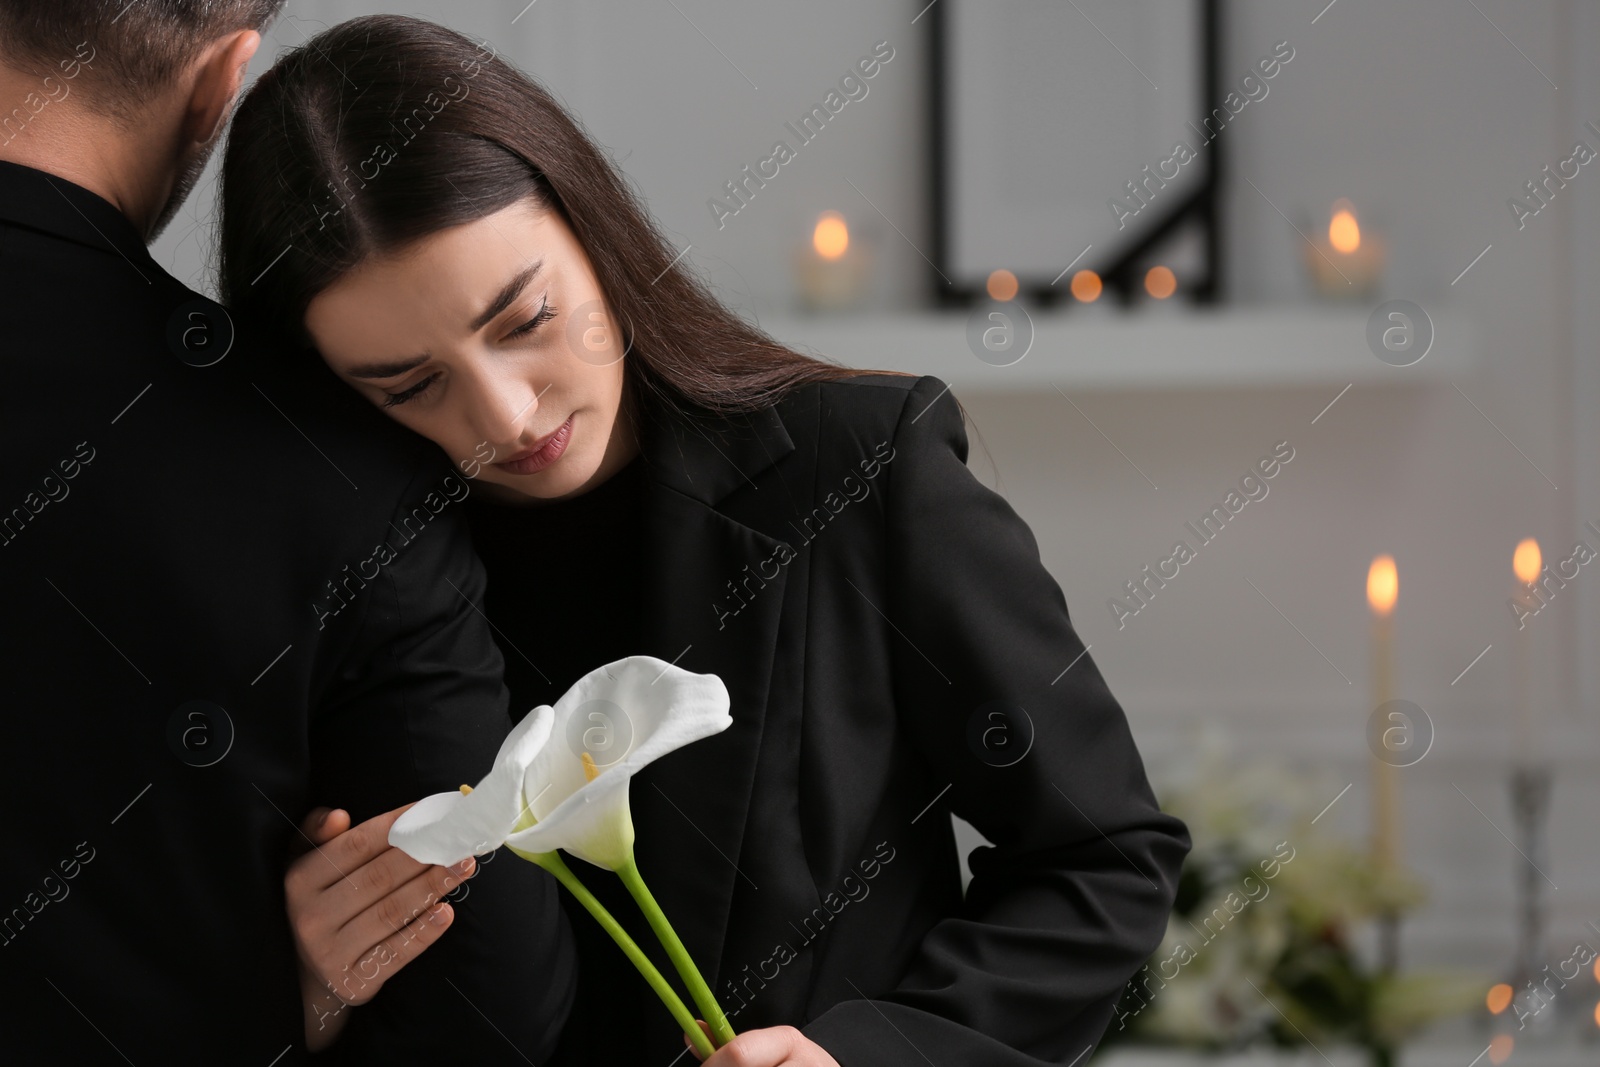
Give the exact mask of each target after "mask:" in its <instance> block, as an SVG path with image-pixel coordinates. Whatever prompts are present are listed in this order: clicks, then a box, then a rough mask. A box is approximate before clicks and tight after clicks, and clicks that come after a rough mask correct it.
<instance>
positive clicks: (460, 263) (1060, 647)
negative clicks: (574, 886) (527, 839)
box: [222, 16, 1189, 1067]
mask: <svg viewBox="0 0 1600 1067" xmlns="http://www.w3.org/2000/svg"><path fill="white" fill-rule="evenodd" d="M865 74H866V72H865V70H863V75H865ZM351 86H359V87H360V89H359V91H358V90H357V89H354V88H351ZM222 251H223V262H224V267H223V269H224V286H225V290H226V293H227V296H228V298H229V300H230V302H231V304H232V305H233V307H234V308H235V310H236V313H237V314H239V315H241V316H243V317H246V318H249V319H252V320H255V321H257V322H259V323H261V324H263V325H265V326H267V327H271V326H273V325H277V326H279V327H283V326H284V325H285V324H288V325H289V326H290V327H291V332H292V333H293V334H294V335H295V336H294V339H295V340H297V341H299V342H300V344H301V345H302V346H303V347H313V346H314V347H315V348H316V349H317V350H318V351H320V354H321V356H322V357H323V358H324V359H325V360H326V361H327V362H328V364H329V365H330V366H331V367H332V368H333V369H334V370H335V371H336V372H337V373H338V374H339V375H340V376H341V377H343V378H344V379H345V380H346V381H348V382H349V383H350V384H351V385H352V386H353V387H354V388H356V389H357V390H358V391H360V392H361V393H362V394H363V395H365V396H367V397H368V398H369V399H371V400H372V401H373V402H374V403H377V404H380V405H382V406H383V407H384V408H385V409H386V410H387V411H388V412H390V413H391V414H392V415H393V416H394V417H395V418H396V419H397V420H398V421H400V422H401V423H403V424H405V425H407V426H409V427H411V428H412V429H414V430H416V431H418V432H419V433H421V434H423V435H425V436H427V437H429V438H431V439H433V440H434V441H435V442H437V443H438V444H439V445H440V446H441V447H442V448H443V449H444V450H445V451H446V452H447V453H448V454H449V455H450V456H451V458H452V459H454V460H455V461H457V462H458V463H459V464H460V466H461V469H462V471H463V472H464V473H465V474H467V475H469V476H471V477H472V478H473V479H474V483H473V484H474V485H475V487H476V488H477V489H478V492H476V493H474V494H473V496H472V498H471V499H470V500H469V501H468V502H467V506H468V508H469V509H470V515H471V519H472V522H473V527H474V531H475V538H476V540H477V543H478V547H479V551H480V552H481V553H482V555H483V557H484V561H485V563H486V565H487V567H488V572H489V588H490V591H489V594H488V601H487V614H488V616H489V618H490V620H491V622H492V623H493V624H494V626H495V628H496V630H497V633H498V636H499V638H500V641H501V643H502V647H503V648H504V651H505V655H506V660H507V662H508V664H509V668H508V675H507V683H508V685H509V687H510V689H511V692H512V695H513V698H514V700H516V701H517V702H518V703H520V705H521V706H522V707H524V708H530V707H533V706H534V705H537V704H541V703H553V702H554V701H555V699H556V698H557V697H558V696H560V695H561V693H562V692H564V691H565V690H566V688H567V687H568V686H569V685H570V684H571V683H572V682H573V681H575V680H576V679H577V678H578V677H579V676H581V675H582V674H584V673H586V672H587V671H589V670H590V669H592V668H594V667H596V666H599V665H600V664H603V663H606V662H609V661H611V660H614V659H617V658H620V657H622V656H625V655H630V654H636V653H639V654H648V655H653V656H657V657H659V658H661V659H663V660H667V661H670V662H673V663H676V664H677V665H678V666H680V667H683V668H686V669H688V670H692V671H697V672H705V673H714V674H716V675H718V676H719V677H720V678H721V679H722V680H723V682H724V683H725V684H726V685H727V688H728V691H729V694H730V696H731V698H732V709H731V710H732V716H733V724H732V726H731V727H730V728H729V729H727V730H726V731H724V732H723V733H720V734H717V735H715V736H713V737H711V738H709V739H706V740H703V741H700V742H697V743H695V744H693V745H691V746H689V747H687V748H685V749H683V750H681V751H678V752H676V753H673V754H672V755H670V756H668V757H666V758H664V759H661V760H659V761H657V762H656V763H654V764H651V765H650V766H649V767H648V768H647V769H646V770H645V771H644V772H643V773H641V774H640V775H639V776H638V777H637V779H636V780H635V781H634V783H633V784H632V788H631V797H632V811H633V819H634V823H635V825H636V827H637V830H638V841H637V846H636V850H637V856H638V864H639V867H640V869H641V870H642V871H643V872H644V873H645V874H646V876H647V877H648V878H649V879H650V881H651V884H652V886H653V888H654V890H655V893H656V896H657V898H658V899H659V900H660V902H661V904H662V905H663V907H664V909H665V911H666V913H667V914H668V915H669V916H671V917H672V919H673V921H674V923H675V924H676V925H677V928H678V931H679V933H680V934H681V936H682V938H683V940H684V942H685V943H686V945H687V946H688V948H689V951H690V953H691V955H692V956H693V958H694V959H695V960H696V961H697V962H698V963H699V965H700V967H701V969H702V971H703V972H705V974H706V977H707V979H708V981H710V983H711V985H712V987H713V989H714V990H715V991H716V993H717V995H718V997H719V998H720V1000H721V1003H722V1007H723V1008H724V1009H725V1010H726V1011H727V1012H728V1013H729V1015H730V1016H731V1018H732V1022H733V1024H734V1026H735V1028H736V1029H738V1030H739V1031H741V1033H742V1034H743V1036H742V1037H741V1038H740V1039H739V1043H740V1045H741V1046H742V1047H743V1051H744V1052H745V1053H747V1054H748V1056H747V1058H741V1059H739V1060H738V1062H740V1063H744V1064H767V1063H771V1064H778V1063H792V1064H843V1065H845V1067H858V1065H879V1064H906V1065H912V1064H923V1063H927V1062H933V1063H938V1064H984V1065H1004V1064H1015V1065H1018V1067H1021V1065H1025V1064H1029V1065H1031V1064H1040V1063H1071V1062H1074V1061H1076V1060H1077V1059H1078V1058H1079V1057H1081V1056H1082V1055H1083V1054H1084V1052H1085V1051H1086V1050H1087V1049H1088V1048H1090V1047H1092V1046H1093V1045H1094V1044H1095V1043H1096V1042H1097V1041H1098V1040H1099V1039H1100V1037H1101V1035H1102V1033H1103V1032H1104V1031H1105V1029H1106V1027H1107V1024H1108V1023H1109V1021H1110V1019H1111V1017H1112V1012H1113V1008H1114V1005H1115V1002H1116V1000H1117V998H1118V995H1119V992H1120V991H1121V989H1122V987H1123V984H1124V983H1125V982H1126V981H1127V980H1128V978H1129V976H1130V975H1132V974H1133V973H1134V972H1135V971H1136V970H1137V969H1138V968H1139V967H1140V965H1141V964H1142V963H1143V962H1144V961H1145V959H1146V958H1147V956H1148V954H1149V952H1150V951H1152V950H1153V948H1154V947H1155V946H1156V945H1157V943H1158V942H1159V941H1160V939H1161V936H1162V934H1163V932H1164V931H1165V928H1166V917H1167V913H1168V909H1169V907H1170V905H1171V903H1172V898H1173V894H1174V892H1175V887H1176V880H1177V875H1178V871H1179V867H1180V865H1181V863H1182V860H1183V857H1184V855H1185V853H1186V852H1187V850H1188V846H1189V840H1188V835H1187V831H1186V830H1185V828H1184V826H1183V824H1182V823H1181V822H1179V821H1178V820H1177V819H1174V818H1172V817H1170V816H1168V815H1165V814H1163V813H1162V812H1161V811H1160V810H1159V809H1158V807H1157V805H1156V802H1155V799H1154V797H1153V796H1152V793H1151V790H1150V787H1149V785H1148V783H1147V781H1146V778H1145V774H1144V769H1143V766H1142V764H1141V761H1140V758H1139V754H1138V752H1137V750H1136V748H1135V746H1134V743H1133V740H1132V737H1131V736H1130V734H1129V731H1128V725H1127V722H1126V720H1125V718H1124V716H1123V713H1122V711H1121V709H1120V708H1119V707H1118V705H1117V703H1116V701H1115V699H1114V698H1113V697H1112V696H1111V694H1110V692H1109V691H1108V690H1107V688H1106V685H1105V682H1104V680H1103V679H1102V678H1101V676H1100V674H1099V672H1098V671H1097V670H1096V668H1095V665H1094V663H1093V661H1092V660H1091V659H1089V658H1088V656H1087V655H1085V649H1084V647H1083V645H1082V643H1081V642H1080V641H1079V639H1078V637H1077V635H1076V634H1075V633H1074V631H1073V628H1072V625H1071V622H1070V620H1069V618H1068V613H1067V605H1066V602H1065V600H1064V599H1063V597H1062V595H1061V591H1060V589H1059V587H1058V586H1057V585H1056V584H1055V582H1054V581H1053V580H1052V579H1051V578H1050V575H1049V574H1048V573H1047V572H1046V571H1045V569H1044V567H1043V566H1042V565H1041V564H1040V561H1039V555H1038V549H1037V546H1036V544H1035V542H1034V539H1033V536H1032V534H1031V533H1030V532H1029V530H1028V528H1027V526H1026V525H1025V524H1024V523H1023V521H1022V520H1021V519H1020V518H1019V517H1018V516H1017V515H1016V513H1015V512H1014V511H1012V509H1011V508H1010V507H1009V505H1007V503H1006V502H1005V501H1004V500H1003V499H1002V498H1001V497H1000V496H998V495H996V494H995V493H993V492H991V491H990V490H988V489H986V488H985V487H983V486H982V485H981V484H980V483H979V482H978V481H977V480H976V479H975V478H974V477H973V476H972V475H971V473H970V472H969V471H968V469H967V467H966V463H965V461H966V454H967V440H966V434H965V430H964V427H963V418H962V412H961V409H960V407H959V405H958V403H957V401H956V399H955V397H954V396H953V395H951V394H950V392H949V391H948V389H947V388H946V387H945V386H944V385H943V383H941V382H939V381H938V380H937V379H934V378H931V377H924V378H917V377H912V376H905V375H887V374H873V373H861V372H856V371H851V370H848V369H846V368H842V367H838V366H836V365H833V364H830V363H826V362H822V361H819V360H816V359H812V358H810V357H807V356H804V355H802V354H800V353H796V352H793V351H791V350H789V349H787V348H784V347H783V346H781V345H778V344H776V343H775V342H774V341H772V340H771V339H770V338H768V337H766V336H765V335H764V334H762V333H760V332H759V331H758V330H755V329H754V328H752V327H750V326H748V325H746V324H744V323H743V322H741V321H740V320H739V319H738V318H737V317H736V316H734V315H733V314H731V313H730V312H728V311H727V310H726V309H724V308H723V307H722V306H721V305H720V304H718V303H717V301H716V300H715V299H714V298H713V297H712V296H710V295H709V294H708V293H707V291H706V290H705V289H704V288H703V287H702V285H701V284H700V283H698V282H697V281H696V280H695V279H694V278H693V277H692V276H691V275H690V274H689V273H688V272H687V271H685V270H684V269H683V267H682V266H681V263H680V260H679V259H678V258H677V257H676V255H675V250H674V249H673V248H672V247H671V246H670V245H669V244H668V243H667V242H666V241H665V240H664V239H663V238H662V237H661V235H660V234H659V232H658V231H657V230H656V229H655V228H654V226H653V224H652V223H651V222H650V221H649V220H648V218H647V216H646V214H645V213H644V211H643V209H642V208H641V207H640V206H639V204H638V203H637V201H636V199H635V198H634V197H633V196H632V194H631V193H630V192H629V190H628V188H627V187H626V185H625V184H624V183H623V181H622V179H621V177H620V176H619V174H618V173H617V171H616V170H615V168H614V167H613V165H612V164H611V163H610V162H609V161H607V160H606V159H605V157H604V156H603V155H602V154H601V153H600V152H599V151H598V150H597V149H596V148H595V146H594V145H593V144H592V142H591V141H590V140H589V139H588V138H587V137H586V136H585V135H584V134H583V133H582V131H581V130H580V129H579V128H578V127H577V125H576V124H575V123H574V122H573V120H572V119H571V118H570V117H569V116H568V115H567V114H566V113H565V112H564V111H563V110H562V108H561V107H560V106H559V105H558V104H557V103H556V102H555V101H554V100H553V99H552V98H551V97H549V96H548V95H547V94H546V93H545V92H544V91H543V90H542V89H541V88H539V87H538V86H537V85H536V84H535V83H533V82H532V81H531V80H529V79H527V78H526V77H525V76H523V75H521V74H520V73H518V72H517V71H515V70H514V69H512V68H511V67H510V66H508V65H507V64H505V63H504V62H502V61H501V60H499V59H497V58H495V57H494V56H493V54H492V50H491V49H489V48H488V47H487V46H482V45H479V46H474V45H473V44H472V43H471V42H469V41H467V40H466V39H464V38H462V37H460V36H459V35H457V34H455V33H453V32H451V31H448V30H444V29H442V28H440V27H437V26H434V25H432V24H429V23H426V22H421V21H417V20H412V19H404V18H399V17H389V16H383V17H374V18H367V19H361V20H357V21H355V22H352V23H346V24H344V25H342V26H339V27H337V28H335V29H333V30H330V31H328V32H326V33H324V34H322V35H321V36H319V37H318V38H316V39H315V40H313V41H312V42H310V43H309V44H307V45H306V46H305V47H304V48H302V49H300V50H299V51H297V52H294V53H291V54H289V55H287V56H286V57H284V58H283V59H282V60H280V62H279V63H278V65H277V66H276V67H275V68H274V69H273V70H272V71H270V72H268V73H267V74H266V75H264V76H263V77H262V78H261V80H260V81H259V82H258V83H257V85H256V86H255V88H254V89H253V90H252V91H251V93H250V94H249V96H248V98H247V99H246V100H245V102H244V103H243V104H242V106H241V108H240V110H239V112H238V115H237V117H236V119H235V124H234V129H233V133H232V136H231V140H230V143H229V146H228V150H227V157H226V166H225V174H224V222H223V249H222ZM624 719H625V717H624ZM627 729H628V724H627V722H626V721H615V722H597V723H596V724H595V726H594V731H596V732H591V733H586V734H584V735H583V736H582V737H581V738H572V739H567V740H568V742H570V743H573V744H579V745H582V744H588V743H590V742H594V743H595V744H598V745H608V744H622V745H624V746H625V745H626V742H627V737H626V734H627ZM560 741H561V739H556V742H553V743H557V742H560ZM486 769H487V768H486ZM951 812H954V813H955V814H957V815H960V816H961V817H963V818H964V819H966V820H967V821H969V822H970V823H972V824H973V825H974V826H975V827H977V829H978V830H979V831H980V832H981V833H983V835H984V836H985V837H986V838H987V839H988V840H989V841H991V842H993V845H992V846H991V847H987V848H980V849H978V850H976V851H975V852H974V853H973V854H972V856H971V867H972V874H973V878H972V882H971V884H970V886H969V887H968V889H967V891H966V893H965V895H963V892H962V887H961V883H960V876H959V868H958V858H957V853H956V847H955V841H954V837H953V833H952V829H951V824H950V819H949V817H948V816H949V813H951ZM485 859H486V860H487V859H489V857H486V858H485ZM499 862H515V861H514V860H506V859H501V860H499ZM591 873H594V872H591ZM585 880H586V881H587V882H588V883H589V884H590V886H591V888H592V889H594V891H595V892H596V894H597V895H598V896H600V897H601V898H602V900H603V901H604V902H606V903H607V904H608V905H610V906H611V910H612V912H613V914H615V915H616V916H618V917H619V919H622V920H623V921H624V923H625V925H627V924H628V921H629V920H630V919H632V918H636V912H635V909H633V908H632V907H631V906H630V905H629V904H628V903H627V901H626V899H625V897H624V896H623V894H622V892H621V889H620V886H618V885H617V884H616V883H615V880H614V879H611V878H610V877H609V876H594V877H587V878H586V879H585ZM466 906H469V907H470V904H468V905H466ZM632 925H633V926H634V931H635V934H636V940H638V941H639V942H640V944H642V945H646V946H652V945H653V939H652V938H650V937H649V936H648V931H647V930H646V929H645V928H644V926H643V923H642V921H636V922H634V923H633V924H632ZM574 926H575V927H576V928H577V929H578V930H580V931H586V932H587V933H588V935H589V936H588V937H587V943H585V944H583V946H582V957H581V958H582V973H583V977H582V979H581V982H580V987H579V995H578V1001H577V1007H576V1008H575V1009H574V1014H573V1016H572V1018H571V1019H570V1020H569V1021H568V1024H567V1028H566V1037H565V1038H564V1039H563V1047H562V1049H561V1051H560V1052H559V1053H558V1056H557V1060H556V1062H559V1063H565V1064H576V1063H593V1064H665V1063H667V1062H669V1061H670V1060H672V1058H673V1056H674V1054H675V1053H677V1052H678V1051H680V1050H681V1049H682V1044H683V1040H682V1035H681V1034H679V1033H677V1031H676V1029H675V1027H674V1026H673V1023H672V1021H671V1019H670V1017H669V1016H668V1014H667V1013H666V1012H664V1011H662V1010H660V1008H659V1007H658V1006H656V1005H654V1004H653V1003H651V1000H650V995H649V993H648V990H647V988H646V987H645V986H644V984H643V982H642V981H641V980H639V979H638V978H637V976H636V975H634V974H633V973H632V972H631V970H630V969H629V968H628V966H627V964H626V963H625V962H624V961H623V960H622V957H621V955H620V954H619V953H617V952H616V951H615V949H614V948H612V947H611V946H610V945H608V944H606V943H604V938H603V935H600V934H599V933H598V931H597V930H596V928H595V926H594V924H593V923H592V922H591V921H590V920H588V919H587V918H586V917H585V916H583V915H582V914H581V912H576V911H575V913H574ZM660 965H661V966H662V968H663V969H664V970H666V969H667V967H666V963H665V960H664V959H662V960H661V961H660ZM669 973H670V972H669ZM401 977H402V978H403V976H401ZM724 1060H729V1061H730V1062H731V1059H730V1054H727V1053H719V1054H718V1056H717V1057H716V1058H715V1062H716V1063H718V1064H719V1065H720V1064H721V1063H722V1062H723V1061H724Z"/></svg>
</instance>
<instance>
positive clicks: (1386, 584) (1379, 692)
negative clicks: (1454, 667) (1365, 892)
mask: <svg viewBox="0 0 1600 1067" xmlns="http://www.w3.org/2000/svg"><path fill="white" fill-rule="evenodd" d="M1399 595H1400V577H1399V574H1398V572H1397V571H1396V570H1395V565H1394V557H1393V556H1389V555H1383V556H1378V557H1377V558H1376V559H1374V560H1373V561H1372V566H1371V567H1369V568H1368V569H1367V603H1368V605H1370V606H1371V608H1372V706H1373V708H1381V707H1383V705H1385V704H1387V703H1388V702H1389V694H1390V686H1391V683H1392V672H1393V669H1394V661H1393V653H1394V649H1393V645H1394V640H1393V618H1392V617H1393V614H1394V605H1395V601H1396V600H1397V599H1399ZM1399 793H1400V783H1399V780H1398V778H1397V776H1396V773H1395V767H1394V764H1393V763H1391V762H1389V761H1388V760H1385V759H1380V758H1379V757H1378V754H1377V753H1376V752H1374V753H1373V757H1372V855H1373V859H1374V860H1375V861H1376V862H1377V864H1378V866H1379V867H1380V868H1384V869H1388V868H1392V867H1393V866H1394V862H1395V856H1396V855H1397V854H1398V852H1399V850H1400V820H1399V807H1400V796H1399Z"/></svg>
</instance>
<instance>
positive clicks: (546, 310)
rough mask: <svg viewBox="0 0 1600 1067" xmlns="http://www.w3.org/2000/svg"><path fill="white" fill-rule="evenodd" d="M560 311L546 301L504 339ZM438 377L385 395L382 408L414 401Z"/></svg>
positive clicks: (528, 330) (527, 330)
mask: <svg viewBox="0 0 1600 1067" xmlns="http://www.w3.org/2000/svg"><path fill="white" fill-rule="evenodd" d="M560 310H561V309H560V308H558V307H556V306H555V305H554V304H552V303H550V302H549V301H548V300H546V301H545V302H544V304H543V305H541V306H540V308H539V311H538V313H537V314H536V315H534V316H533V318H531V319H529V320H528V321H527V322H525V323H523V324H522V325H521V326H518V327H517V328H516V329H514V330H512V331H511V332H510V333H508V334H506V337H507V338H508V339H509V338H513V337H526V336H527V335H528V334H531V333H532V332H533V331H534V330H537V329H538V328H539V327H540V326H542V325H544V324H545V323H547V322H549V321H550V320H551V319H553V318H555V317H556V314H557V313H558V312H559V311H560ZM439 375H440V372H439V371H434V372H433V373H432V374H430V375H428V376H427V377H426V378H424V379H422V380H421V381H420V382H418V383H417V384H415V385H410V386H407V387H406V388H404V389H402V390H400V391H399V392H397V393H385V394H384V401H383V406H384V407H386V408H392V407H397V406H399V405H400V404H404V403H406V402H407V401H409V400H415V399H416V398H417V397H419V396H421V395H422V394H423V393H425V392H427V391H428V389H429V388H430V387H431V386H432V385H433V383H434V382H436V381H438V380H439Z"/></svg>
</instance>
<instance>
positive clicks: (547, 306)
mask: <svg viewBox="0 0 1600 1067" xmlns="http://www.w3.org/2000/svg"><path fill="white" fill-rule="evenodd" d="M560 310H561V309H560V308H558V307H556V306H555V305H554V304H552V303H550V301H549V300H546V301H545V302H544V303H543V304H542V305H540V307H539V313H538V314H537V315H535V316H534V317H533V318H531V319H529V320H528V321H527V322H525V323H523V324H522V325H521V326H518V327H517V328H516V329H514V330H512V331H511V332H510V333H508V334H506V336H507V337H526V336H527V335H528V334H530V333H532V332H533V331H534V330H537V329H538V328H539V327H540V326H542V325H543V324H545V323H547V322H549V321H550V320H551V319H553V318H555V317H556V312H558V311H560Z"/></svg>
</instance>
